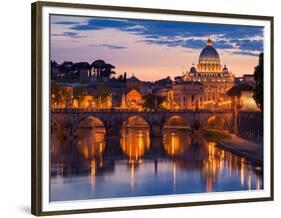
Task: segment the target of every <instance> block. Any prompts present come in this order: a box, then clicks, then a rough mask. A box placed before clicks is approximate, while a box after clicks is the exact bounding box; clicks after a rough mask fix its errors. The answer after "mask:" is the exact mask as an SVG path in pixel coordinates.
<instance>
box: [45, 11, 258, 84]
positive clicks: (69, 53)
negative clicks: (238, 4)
mask: <svg viewBox="0 0 281 218" xmlns="http://www.w3.org/2000/svg"><path fill="white" fill-rule="evenodd" d="M209 36H210V37H211V38H212V40H213V41H214V43H213V46H214V47H215V48H216V49H217V51H218V52H219V54H220V58H221V64H222V65H224V64H226V65H227V67H228V68H229V70H230V71H232V72H233V73H234V74H235V75H236V76H240V75H242V74H244V73H253V70H254V67H255V65H256V64H257V62H258V54H259V53H260V52H262V51H263V28H262V27H254V26H238V25H218V24H200V23H188V22H175V21H172V22H169V21H149V20H135V19H112V18H93V17H74V16H59V15H52V16H51V59H52V60H56V61H57V62H58V63H61V62H63V61H65V60H68V61H73V62H80V61H88V62H89V63H91V62H93V61H94V60H96V59H103V60H105V61H106V62H108V63H110V64H113V65H114V66H116V69H115V71H116V73H117V75H118V74H121V73H123V72H127V74H128V75H129V76H131V75H132V74H134V75H135V76H137V77H138V78H140V79H142V80H147V81H149V80H151V81H154V80H157V79H160V78H164V77H166V76H171V77H174V76H178V75H181V74H182V72H185V71H186V70H188V69H189V68H190V67H191V65H192V64H193V63H194V64H197V63H198V57H199V54H200V52H201V50H202V49H203V48H204V47H205V45H206V40H207V39H208V37H209Z"/></svg>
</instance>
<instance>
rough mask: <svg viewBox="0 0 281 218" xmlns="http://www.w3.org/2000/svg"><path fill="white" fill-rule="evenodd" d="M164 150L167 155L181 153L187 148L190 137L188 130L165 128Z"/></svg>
mask: <svg viewBox="0 0 281 218" xmlns="http://www.w3.org/2000/svg"><path fill="white" fill-rule="evenodd" d="M163 142H164V148H165V151H166V152H167V154H168V155H169V156H172V157H173V156H180V155H183V154H184V153H185V152H186V151H187V150H188V148H189V146H190V143H191V138H190V137H189V135H188V131H181V130H173V129H165V130H164V133H163Z"/></svg>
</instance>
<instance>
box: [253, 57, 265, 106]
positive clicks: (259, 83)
mask: <svg viewBox="0 0 281 218" xmlns="http://www.w3.org/2000/svg"><path fill="white" fill-rule="evenodd" d="M254 78H255V81H256V87H255V89H254V96H253V97H254V99H255V101H256V103H257V105H258V106H259V108H260V109H261V111H263V53H260V55H259V64H258V65H257V66H256V67H255V71H254Z"/></svg>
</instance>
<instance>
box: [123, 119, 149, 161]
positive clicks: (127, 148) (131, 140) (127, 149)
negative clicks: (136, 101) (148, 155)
mask: <svg viewBox="0 0 281 218" xmlns="http://www.w3.org/2000/svg"><path fill="white" fill-rule="evenodd" d="M120 145H121V148H122V150H123V152H124V153H125V154H126V155H127V156H128V157H129V159H134V160H137V159H139V158H141V157H142V156H143V155H144V154H145V152H146V151H147V150H148V149H149V146H150V137H149V126H148V124H147V123H146V122H145V121H144V120H143V119H142V118H140V117H137V116H134V117H130V118H129V119H128V120H127V121H125V122H124V124H123V126H122V129H121V138H120Z"/></svg>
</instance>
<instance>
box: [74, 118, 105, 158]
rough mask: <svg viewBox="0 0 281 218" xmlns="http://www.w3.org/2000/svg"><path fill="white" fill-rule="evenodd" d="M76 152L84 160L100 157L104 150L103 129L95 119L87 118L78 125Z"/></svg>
mask: <svg viewBox="0 0 281 218" xmlns="http://www.w3.org/2000/svg"><path fill="white" fill-rule="evenodd" d="M77 134H78V143H77V146H78V150H79V152H80V153H81V154H82V155H83V157H84V158H85V159H89V158H93V157H100V156H101V155H102V154H103V152H104V149H105V128H104V126H103V124H102V123H101V121H100V120H98V119H97V118H88V119H86V120H84V121H82V122H81V123H80V124H79V125H78V129H77Z"/></svg>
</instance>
